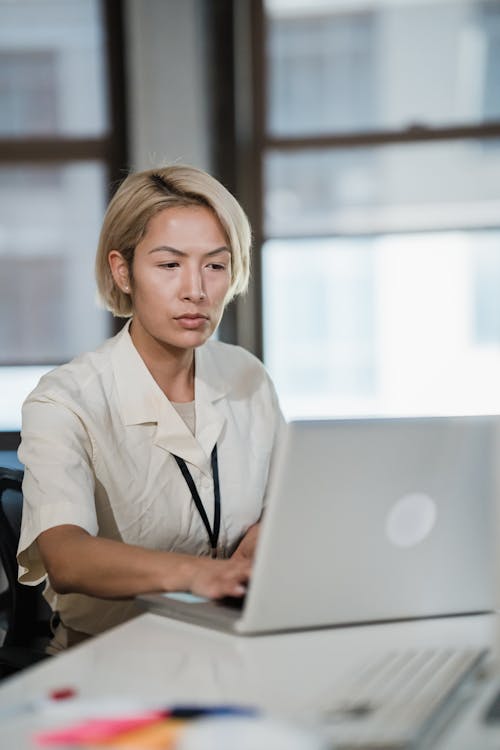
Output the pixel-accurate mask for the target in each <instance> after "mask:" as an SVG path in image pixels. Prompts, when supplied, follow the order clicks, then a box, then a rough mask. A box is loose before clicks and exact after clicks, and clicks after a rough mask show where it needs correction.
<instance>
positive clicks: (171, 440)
mask: <svg viewBox="0 0 500 750" xmlns="http://www.w3.org/2000/svg"><path fill="white" fill-rule="evenodd" d="M129 328H130V321H129V322H128V323H127V324H126V325H125V326H124V327H123V329H122V330H121V331H120V333H118V335H117V336H116V337H115V340H116V344H115V346H114V347H113V350H112V352H111V361H112V367H113V371H114V376H115V384H116V390H117V394H118V401H119V406H120V412H121V415H122V418H123V421H124V424H125V425H126V426H131V425H139V424H145V423H156V424H157V425H158V428H157V431H156V435H155V438H154V443H155V445H159V446H160V447H161V448H164V449H165V450H167V451H169V452H170V453H175V455H177V456H180V457H181V458H183V459H184V460H185V461H188V462H190V463H192V464H194V465H195V466H197V467H198V468H199V469H200V470H201V471H203V472H204V473H207V474H208V475H210V454H211V452H212V449H213V447H214V445H215V443H216V442H217V440H218V438H219V435H220V434H221V432H222V429H223V427H224V423H225V419H224V417H223V416H222V415H221V414H220V412H219V411H218V410H217V409H216V408H215V407H214V403H215V402H217V401H218V400H219V399H221V398H223V397H224V396H225V395H226V394H227V392H228V390H229V388H228V383H227V381H226V380H225V379H224V377H223V375H222V373H221V372H220V370H219V368H218V367H217V363H216V360H215V356H214V352H213V350H212V348H211V346H210V344H208V345H207V344H205V345H203V346H201V347H199V348H198V349H196V350H195V412H196V436H194V435H193V434H192V433H191V432H190V430H189V429H188V427H187V426H186V424H185V422H184V421H183V419H182V418H181V417H180V416H179V414H178V413H177V412H176V410H175V409H174V407H173V406H172V404H171V403H170V401H169V400H168V399H167V397H166V396H165V394H164V393H163V391H162V390H161V388H160V387H159V385H158V384H157V383H156V381H155V379H154V378H153V376H152V375H151V373H150V372H149V370H148V368H147V367H146V364H145V363H144V361H143V359H142V357H141V356H140V354H139V352H138V351H137V349H136V348H135V346H134V344H133V342H132V339H131V337H130V334H129Z"/></svg>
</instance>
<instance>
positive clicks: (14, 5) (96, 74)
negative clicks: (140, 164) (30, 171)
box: [0, 0, 107, 137]
mask: <svg viewBox="0 0 500 750" xmlns="http://www.w3.org/2000/svg"><path fill="white" fill-rule="evenodd" d="M99 6H100V4H99V2H98V0H16V2H12V0H0V17H1V23H0V137H2V136H3V137H8V136H35V135H36V136H51V135H56V134H59V135H66V136H86V135H88V136H97V135H102V134H103V133H104V132H105V131H106V130H107V113H106V107H105V91H104V81H105V76H104V45H103V38H102V36H103V35H102V28H101V19H100V15H99V13H100V7H99Z"/></svg>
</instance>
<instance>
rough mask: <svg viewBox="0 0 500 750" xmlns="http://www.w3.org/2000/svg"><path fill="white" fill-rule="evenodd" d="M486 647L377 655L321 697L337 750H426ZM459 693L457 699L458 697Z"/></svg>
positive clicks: (447, 717)
mask: <svg viewBox="0 0 500 750" xmlns="http://www.w3.org/2000/svg"><path fill="white" fill-rule="evenodd" d="M486 653H487V651H486V650H485V649H474V648H470V649H465V648H463V649H462V648H450V649H414V650H405V651H393V652H390V653H386V654H384V655H383V656H379V657H377V658H376V659H373V660H372V661H370V663H368V664H365V665H363V666H362V667H360V668H359V669H357V670H355V671H354V672H353V673H352V674H350V675H348V677H347V679H346V680H345V681H344V683H343V684H341V685H340V686H338V687H336V688H335V689H333V690H332V693H331V694H330V695H328V696H325V697H324V699H322V705H321V716H322V719H323V720H324V721H325V722H326V724H327V726H328V734H329V736H331V740H332V743H333V744H332V747H334V748H335V750H351V749H352V750H354V748H356V749H359V748H365V750H369V749H372V748H377V749H379V750H381V749H382V748H384V749H385V750H396V748H397V749H399V748H405V749H406V748H416V747H429V746H430V745H429V742H430V741H431V738H432V737H435V736H436V734H437V733H439V731H441V730H442V729H443V727H444V726H445V725H446V723H447V721H449V720H450V718H451V717H452V715H453V714H454V713H455V711H456V710H457V708H458V707H459V706H460V705H461V701H463V700H464V694H463V691H462V688H463V686H464V685H465V684H466V683H468V682H469V684H470V682H472V680H470V679H469V678H472V677H473V675H474V674H475V673H476V671H477V669H478V667H479V665H480V664H481V663H482V661H483V659H484V657H485V655H486ZM461 693H462V695H461V696H460V694H461Z"/></svg>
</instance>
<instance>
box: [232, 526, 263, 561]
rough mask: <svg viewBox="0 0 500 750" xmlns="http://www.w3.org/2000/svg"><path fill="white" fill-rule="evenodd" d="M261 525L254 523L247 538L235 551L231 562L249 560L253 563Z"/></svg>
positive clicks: (247, 533) (242, 540) (248, 531)
mask: <svg viewBox="0 0 500 750" xmlns="http://www.w3.org/2000/svg"><path fill="white" fill-rule="evenodd" d="M259 530H260V523H259V522H257V523H254V524H253V525H252V526H250V528H249V529H248V530H247V532H246V534H245V536H244V537H243V538H242V539H241V541H240V543H239V544H238V546H237V547H236V549H235V551H234V552H233V554H232V555H231V560H238V559H239V560H248V561H249V562H252V560H253V558H254V554H255V547H256V546H257V539H258V538H259Z"/></svg>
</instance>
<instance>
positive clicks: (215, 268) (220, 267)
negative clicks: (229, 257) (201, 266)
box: [208, 261, 226, 271]
mask: <svg viewBox="0 0 500 750" xmlns="http://www.w3.org/2000/svg"><path fill="white" fill-rule="evenodd" d="M208 268H211V269H212V270H213V271H225V270H226V264H225V263H216V262H215V261H214V262H213V263H209V264H208Z"/></svg>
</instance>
